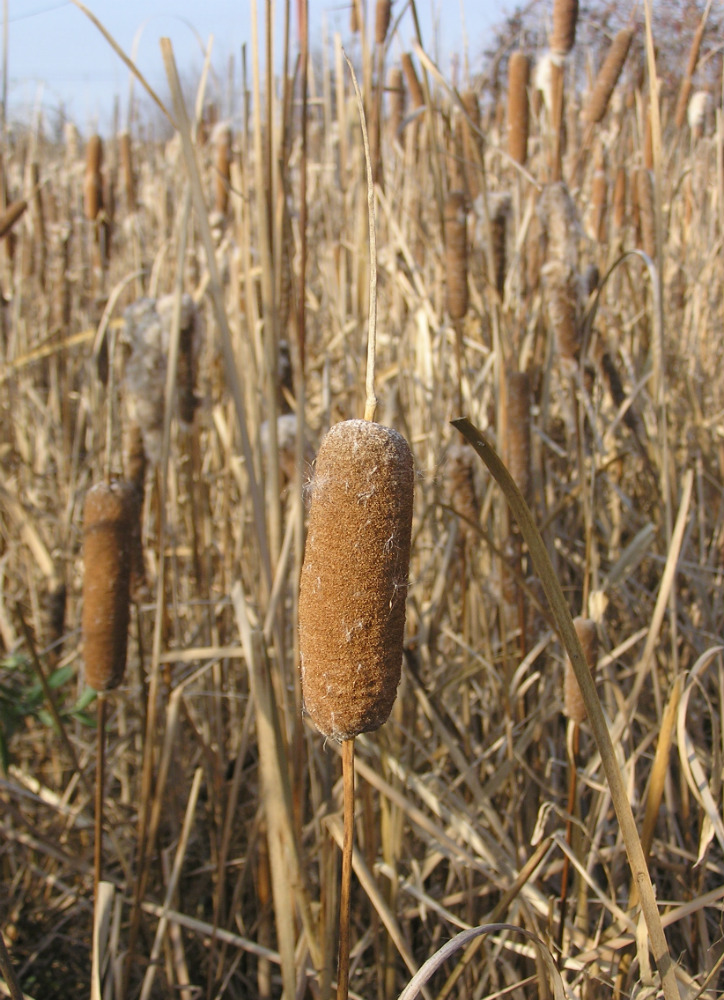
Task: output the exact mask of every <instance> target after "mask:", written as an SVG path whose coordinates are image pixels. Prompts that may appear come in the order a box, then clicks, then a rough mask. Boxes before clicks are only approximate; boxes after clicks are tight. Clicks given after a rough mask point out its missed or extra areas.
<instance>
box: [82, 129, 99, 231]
mask: <svg viewBox="0 0 724 1000" xmlns="http://www.w3.org/2000/svg"><path fill="white" fill-rule="evenodd" d="M102 166H103V140H102V139H101V137H100V136H99V135H92V136H91V137H90V139H89V140H88V146H87V149H86V158H85V184H84V188H83V195H84V202H85V217H86V219H89V220H90V221H93V220H94V219H96V218H97V217H98V213H99V212H100V210H101V209H102V208H103V177H102V174H101V168H102Z"/></svg>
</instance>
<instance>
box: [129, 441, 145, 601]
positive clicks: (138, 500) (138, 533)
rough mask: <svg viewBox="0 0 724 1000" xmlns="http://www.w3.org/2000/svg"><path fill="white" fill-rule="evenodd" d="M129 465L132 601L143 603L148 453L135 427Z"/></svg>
mask: <svg viewBox="0 0 724 1000" xmlns="http://www.w3.org/2000/svg"><path fill="white" fill-rule="evenodd" d="M125 437H126V448H125V462H124V467H125V471H126V481H127V482H128V483H129V484H130V486H131V487H132V506H131V512H130V520H131V527H130V541H129V544H130V548H131V597H132V598H133V600H134V601H136V600H140V598H141V596H142V594H143V592H144V590H145V589H146V562H145V559H144V556H143V501H144V495H145V492H146V465H147V464H148V463H147V460H146V451H145V448H144V447H143V432H142V430H141V428H140V427H139V426H138V424H131V425H130V427H129V429H128V431H127V433H126V435H125Z"/></svg>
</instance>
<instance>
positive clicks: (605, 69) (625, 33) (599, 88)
mask: <svg viewBox="0 0 724 1000" xmlns="http://www.w3.org/2000/svg"><path fill="white" fill-rule="evenodd" d="M632 38H633V32H632V31H631V30H630V29H629V28H622V29H621V31H619V32H618V34H617V35H616V36H615V38H614V40H613V41H612V42H611V46H610V48H609V50H608V52H607V53H606V58H605V59H604V61H603V65H602V66H601V68H600V70H599V71H598V76H597V77H596V82H595V84H594V86H593V92H592V94H591V98H590V100H589V102H588V105H587V107H586V112H585V117H586V121H587V122H588V123H589V124H591V125H596V124H597V123H598V122H600V121H601V120H602V118H603V116H604V115H605V114H606V109H607V108H608V102H609V101H610V100H611V94H612V93H613V90H614V87H615V86H616V84H617V83H618V78H619V76H620V75H621V70H622V69H623V67H624V63H625V62H626V57H627V56H628V52H629V49H630V48H631V40H632Z"/></svg>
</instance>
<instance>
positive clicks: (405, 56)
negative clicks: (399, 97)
mask: <svg viewBox="0 0 724 1000" xmlns="http://www.w3.org/2000/svg"><path fill="white" fill-rule="evenodd" d="M402 71H403V73H404V74H405V79H406V80H407V89H408V91H409V92H410V100H411V101H412V107H413V110H415V111H416V110H417V109H418V108H421V107H422V106H423V104H424V103H425V96H424V94H423V92H422V87H421V86H420V81H419V80H418V78H417V73H416V72H415V64H414V63H413V61H412V56H411V55H410V53H409V52H403V53H402Z"/></svg>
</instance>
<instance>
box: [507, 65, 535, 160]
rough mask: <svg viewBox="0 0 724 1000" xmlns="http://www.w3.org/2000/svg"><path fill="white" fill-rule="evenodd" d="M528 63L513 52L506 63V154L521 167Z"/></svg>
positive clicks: (524, 149) (525, 134) (525, 151)
mask: <svg viewBox="0 0 724 1000" xmlns="http://www.w3.org/2000/svg"><path fill="white" fill-rule="evenodd" d="M529 79H530V62H529V60H528V57H527V56H526V54H525V53H524V52H513V53H512V54H511V56H510V61H509V63H508V154H509V155H510V157H511V158H512V159H513V160H515V162H516V163H520V164H521V165H522V164H524V163H525V161H526V159H527V157H528V83H529Z"/></svg>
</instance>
